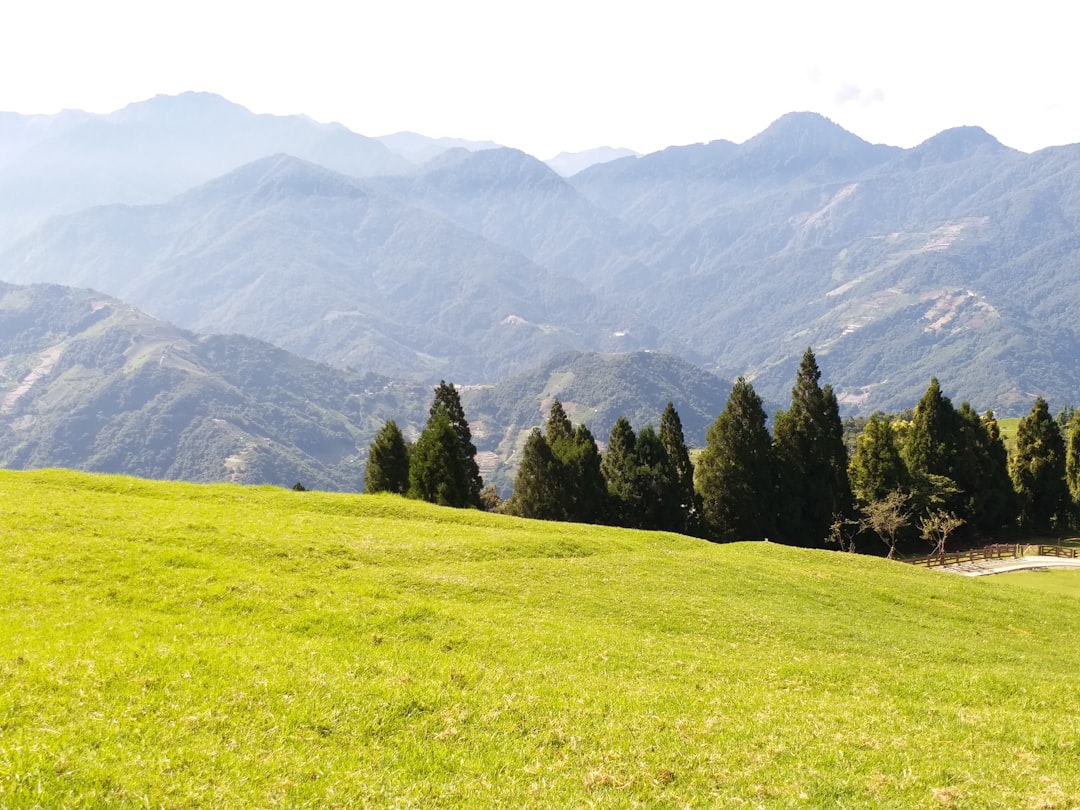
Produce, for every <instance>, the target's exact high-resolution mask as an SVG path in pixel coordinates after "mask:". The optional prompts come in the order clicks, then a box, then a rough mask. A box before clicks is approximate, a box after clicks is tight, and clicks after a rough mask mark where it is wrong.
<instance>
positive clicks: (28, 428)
mask: <svg viewBox="0 0 1080 810" xmlns="http://www.w3.org/2000/svg"><path fill="white" fill-rule="evenodd" d="M428 393H429V392H428V390H427V387H426V386H414V385H409V384H404V383H400V382H394V381H392V380H389V379H387V378H384V377H380V376H378V375H375V374H356V373H353V372H347V371H342V370H339V369H334V368H331V367H330V366H326V365H323V364H321V363H316V362H314V361H311V360H306V359H304V358H301V357H297V356H295V355H290V354H289V353H287V352H285V351H282V350H281V349H278V348H276V347H274V346H271V345H269V344H267V343H263V342H261V341H257V340H254V339H252V338H247V337H242V336H239V335H233V336H221V335H215V336H199V335H195V334H192V333H190V332H187V331H184V330H181V329H178V328H176V327H173V326H171V325H169V324H166V323H163V322H161V321H157V320H155V319H153V318H150V317H148V316H147V315H145V314H143V313H141V312H139V311H137V310H134V309H132V308H131V307H129V306H127V305H125V304H123V303H121V302H119V301H117V300H115V299H112V298H109V297H108V296H104V295H101V294H99V293H95V292H93V291H90V290H75V289H70V288H63V287H57V286H52V285H35V286H31V287H15V286H11V285H7V284H0V465H2V466H4V467H7V468H13V469H25V468H32V467H68V468H72V469H82V470H88V471H96V472H123V473H125V474H128V475H138V476H143V477H148V478H172V479H182V480H188V481H207V482H209V481H235V482H241V483H271V484H278V485H281V486H292V485H293V484H294V483H296V482H297V481H300V482H302V483H303V484H304V485H305V486H307V487H310V488H319V489H330V490H346V491H349V490H351V491H358V490H359V489H360V487H361V485H362V482H363V460H364V458H365V456H366V453H367V447H368V444H369V443H370V441H371V438H372V437H373V436H374V434H375V432H376V431H377V430H378V429H379V428H380V427H381V426H382V424H383V423H384V421H385V420H386V419H388V418H391V416H392V417H393V418H396V419H398V420H399V422H400V423H401V424H402V425H403V427H404V428H405V429H409V428H410V426H412V427H413V428H416V427H419V426H422V417H426V412H425V409H426V407H427V404H426V400H427V399H428ZM410 416H411V417H413V421H412V422H410Z"/></svg>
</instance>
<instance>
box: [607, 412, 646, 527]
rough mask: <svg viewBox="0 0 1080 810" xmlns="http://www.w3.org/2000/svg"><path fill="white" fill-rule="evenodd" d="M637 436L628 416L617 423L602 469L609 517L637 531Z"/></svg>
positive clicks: (613, 429)
mask: <svg viewBox="0 0 1080 810" xmlns="http://www.w3.org/2000/svg"><path fill="white" fill-rule="evenodd" d="M636 447H637V436H635V435H634V429H633V428H632V427H631V426H630V421H629V420H628V419H627V418H626V417H625V416H620V417H619V418H618V419H616V420H615V424H614V426H612V428H611V434H610V435H609V437H608V446H607V452H605V453H604V458H603V461H602V462H601V465H600V469H601V471H602V472H603V474H604V480H605V481H606V482H607V490H608V504H609V508H610V512H609V515H608V517H609V518H610V520H611V522H612V523H613V524H614V525H616V526H625V527H627V528H636V527H637V525H638V520H639V514H638V504H637V502H636V498H635V495H636V488H635V486H634V478H635V475H636V471H637V453H636V452H635V450H636Z"/></svg>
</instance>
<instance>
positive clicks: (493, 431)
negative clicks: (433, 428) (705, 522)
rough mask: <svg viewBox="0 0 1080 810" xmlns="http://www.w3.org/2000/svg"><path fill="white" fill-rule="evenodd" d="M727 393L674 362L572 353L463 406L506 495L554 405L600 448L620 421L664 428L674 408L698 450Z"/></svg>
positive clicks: (470, 394)
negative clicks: (665, 417) (666, 416)
mask: <svg viewBox="0 0 1080 810" xmlns="http://www.w3.org/2000/svg"><path fill="white" fill-rule="evenodd" d="M730 393H731V383H730V382H729V381H726V380H722V379H720V378H719V377H717V376H715V375H713V374H710V373H709V372H707V371H704V370H702V369H700V368H698V367H696V366H693V365H691V364H690V363H687V362H686V361H685V360H680V359H679V358H677V357H675V356H673V355H669V354H663V353H660V352H628V353H620V354H598V353H583V352H568V353H566V354H562V355H559V356H557V357H555V358H553V359H551V360H550V361H548V362H546V363H544V364H543V365H541V366H539V367H538V368H535V369H531V370H529V371H526V372H523V373H521V374H518V375H516V376H514V377H511V378H509V379H507V380H504V381H503V382H500V383H498V384H497V385H494V386H476V387H471V388H469V389H466V390H465V391H464V392H463V394H462V402H463V403H464V405H465V408H466V411H467V413H468V416H469V419H470V425H471V426H472V431H473V437H474V439H475V443H476V446H477V449H478V450H480V451H481V456H482V460H483V461H484V462H485V473H486V474H485V479H486V480H488V481H489V482H495V483H497V484H498V485H499V490H500V492H501V493H503V494H504V495H505V494H507V493H508V490H509V488H510V486H511V482H512V480H513V476H514V475H515V474H516V470H517V464H518V462H519V461H520V453H521V449H522V447H523V446H524V444H525V440H526V438H528V434H529V432H530V431H531V430H532V428H534V427H540V428H543V427H544V425H545V423H546V420H547V416H548V413H549V410H550V408H551V403H552V402H553V401H554V400H555V399H558V400H559V401H560V402H562V404H563V407H564V408H565V409H566V412H567V414H568V415H569V416H570V419H571V421H573V422H574V423H575V424H578V423H584V424H585V425H587V426H588V427H589V429H590V430H591V431H592V432H593V435H594V436H595V437H596V439H597V440H598V441H600V442H606V441H607V438H608V434H610V433H611V428H612V426H613V425H614V424H615V420H616V419H618V417H620V416H626V417H627V418H628V419H629V420H630V422H631V424H632V425H633V426H634V429H635V430H639V429H641V428H642V427H644V426H645V425H646V424H650V423H651V424H652V425H653V427H655V428H657V429H659V427H660V416H661V415H662V414H663V412H664V408H665V407H666V406H667V403H668V402H672V403H674V405H675V408H676V410H677V411H678V412H679V416H680V418H681V420H682V423H683V431H684V433H685V435H686V440H687V442H688V443H689V444H690V445H692V446H699V447H700V446H703V445H704V444H705V431H706V430H707V429H708V427H709V425H711V424H712V423H713V422H714V421H716V417H717V416H719V415H720V412H721V411H723V410H724V406H725V405H726V403H727V398H728V395H729V394H730Z"/></svg>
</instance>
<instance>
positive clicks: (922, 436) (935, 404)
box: [902, 377, 958, 478]
mask: <svg viewBox="0 0 1080 810" xmlns="http://www.w3.org/2000/svg"><path fill="white" fill-rule="evenodd" d="M957 432H958V431H957V418H956V409H955V408H953V404H952V401H951V400H950V399H949V398H948V397H946V396H944V395H943V394H942V393H941V386H940V385H939V384H938V380H937V377H934V378H932V379H931V380H930V385H929V386H928V387H927V389H926V393H925V394H923V396H922V399H920V400H919V404H918V405H916V406H915V414H914V416H913V417H912V419H911V429H910V430H909V431H908V435H907V440H906V441H905V442H904V449H903V453H902V455H903V458H904V463H905V464H907V468H908V471H909V472H911V473H912V474H919V473H922V474H924V475H943V476H945V477H947V478H952V477H953V474H954V470H953V464H954V461H955V458H956V447H957V441H958V436H957Z"/></svg>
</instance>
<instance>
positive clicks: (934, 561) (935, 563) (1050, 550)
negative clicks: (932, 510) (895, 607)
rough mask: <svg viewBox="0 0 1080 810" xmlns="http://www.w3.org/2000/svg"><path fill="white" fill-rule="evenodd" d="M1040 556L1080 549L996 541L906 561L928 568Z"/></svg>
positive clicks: (1075, 552)
mask: <svg viewBox="0 0 1080 810" xmlns="http://www.w3.org/2000/svg"><path fill="white" fill-rule="evenodd" d="M1029 554H1030V555H1035V554H1037V555H1039V556H1040V557H1069V558H1072V559H1076V558H1080V549H1078V548H1069V547H1067V546H1044V545H1038V546H1036V545H1024V544H1022V543H995V544H994V545H992V546H983V547H982V548H973V549H970V550H969V551H950V552H948V553H947V554H931V555H930V556H928V557H912V558H910V559H907V560H904V562H907V563H911V564H912V565H925V566H926V567H928V568H940V567H942V566H945V565H959V564H960V563H966V562H978V561H980V560H1003V559H1007V558H1010V557H1024V556H1027V555H1029Z"/></svg>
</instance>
